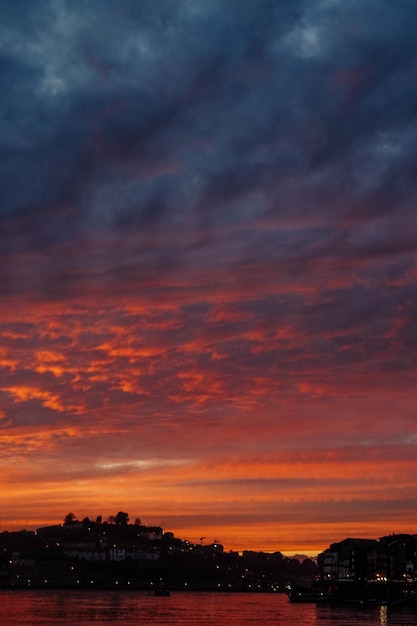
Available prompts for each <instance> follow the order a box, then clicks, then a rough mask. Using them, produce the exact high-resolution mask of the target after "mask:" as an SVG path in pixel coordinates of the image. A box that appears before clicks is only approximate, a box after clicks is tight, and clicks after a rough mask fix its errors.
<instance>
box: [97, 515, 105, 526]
mask: <svg viewBox="0 0 417 626" xmlns="http://www.w3.org/2000/svg"><path fill="white" fill-rule="evenodd" d="M102 521H103V517H102V516H101V515H97V517H96V524H101V522H102Z"/></svg>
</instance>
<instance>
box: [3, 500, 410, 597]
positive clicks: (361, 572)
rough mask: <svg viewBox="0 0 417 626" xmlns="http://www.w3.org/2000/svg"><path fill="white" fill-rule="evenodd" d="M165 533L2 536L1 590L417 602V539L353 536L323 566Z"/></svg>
mask: <svg viewBox="0 0 417 626" xmlns="http://www.w3.org/2000/svg"><path fill="white" fill-rule="evenodd" d="M204 539H205V538H204V537H202V538H201V541H200V543H199V544H194V543H190V542H189V541H187V540H183V539H180V538H178V537H175V535H174V533H172V532H169V531H164V530H163V529H162V528H161V527H159V526H148V525H142V523H141V520H140V519H136V520H135V523H133V524H132V523H129V516H128V514H127V513H125V512H123V511H119V512H118V513H117V514H116V515H114V516H111V517H110V518H108V520H107V521H103V520H102V517H101V516H98V517H97V518H96V520H95V521H92V520H90V519H89V518H84V519H83V520H81V521H79V520H77V519H76V517H75V516H74V515H73V514H72V513H69V514H68V515H66V516H65V518H64V520H63V523H62V524H57V525H53V526H45V527H42V528H38V529H37V531H36V532H34V531H27V530H21V531H18V532H8V531H4V532H1V533H0V586H2V587H6V588H17V589H18V588H35V589H37V588H89V589H94V588H97V589H103V588H112V589H117V588H118V589H132V590H141V589H142V590H149V591H150V592H152V591H154V592H157V590H158V589H161V586H163V588H164V589H170V590H211V591H213V590H216V591H252V592H287V593H289V596H290V599H291V600H292V601H317V602H318V601H329V602H330V601H332V602H350V603H357V602H360V603H367V602H379V603H388V602H390V603H403V602H407V603H413V604H415V605H416V606H417V602H416V598H417V585H416V572H417V535H408V534H407V535H406V534H401V535H395V534H394V535H387V536H385V537H382V538H380V539H379V540H375V539H360V538H347V539H344V540H343V541H340V542H338V543H334V544H331V545H330V547H329V548H327V549H326V550H324V551H323V552H322V553H321V554H320V555H318V559H317V563H315V561H314V560H312V559H309V558H305V559H304V560H299V559H295V558H289V557H286V556H284V555H283V554H282V553H281V552H274V553H266V552H255V551H250V550H244V551H243V553H242V554H239V553H237V552H233V551H229V552H226V551H225V550H224V547H223V545H222V544H221V543H219V542H217V541H216V540H214V541H213V542H212V543H207V544H204V543H203V540H204Z"/></svg>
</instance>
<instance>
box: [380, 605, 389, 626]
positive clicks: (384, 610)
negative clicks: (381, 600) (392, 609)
mask: <svg viewBox="0 0 417 626" xmlns="http://www.w3.org/2000/svg"><path fill="white" fill-rule="evenodd" d="M379 621H380V622H381V626H388V607H386V606H381V607H380V608H379Z"/></svg>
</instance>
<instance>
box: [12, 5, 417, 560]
mask: <svg viewBox="0 0 417 626" xmlns="http://www.w3.org/2000/svg"><path fill="white" fill-rule="evenodd" d="M1 16H2V17H1V25H0V55H1V56H0V81H1V85H0V91H1V101H0V129H1V132H0V149H1V159H0V250H1V264H0V437H1V439H0V445H1V454H0V530H15V529H21V528H27V529H35V528H37V527H39V526H41V525H45V524H55V523H60V522H62V520H63V518H64V516H65V515H66V514H67V513H68V512H70V511H71V512H73V513H74V514H75V515H76V516H77V517H79V518H83V517H85V516H90V517H92V518H95V517H96V516H97V515H99V514H101V515H102V516H103V518H104V519H106V518H107V517H108V516H109V515H114V514H115V513H117V512H118V511H119V510H122V511H126V512H128V513H129V515H130V517H131V519H132V520H134V518H135V517H140V518H141V520H142V522H143V523H148V524H152V525H161V526H162V527H163V528H164V529H165V530H169V531H173V532H174V533H175V534H176V535H177V536H179V537H181V538H186V539H188V540H190V541H197V542H198V541H199V539H200V537H201V536H204V537H206V539H205V543H209V542H211V541H213V539H217V540H219V541H221V542H222V543H223V544H224V546H225V549H226V550H229V549H235V550H242V549H244V548H248V549H254V550H266V551H275V550H280V551H282V552H284V553H286V554H291V553H293V552H296V551H304V552H305V553H310V554H314V553H317V552H319V551H321V550H322V549H324V548H326V547H327V546H328V545H329V543H330V542H333V541H338V540H341V539H343V538H345V537H347V536H357V537H370V538H378V537H380V536H382V535H384V534H389V533H392V532H411V533H415V532H417V409H416V407H417V385H416V370H417V328H416V319H417V45H416V24H417V13H416V3H415V2H414V0H400V1H399V2H393V1H389V0H314V1H312V0H305V1H303V0H140V1H139V0H137V1H136V0H13V2H9V1H7V0H2V1H1Z"/></svg>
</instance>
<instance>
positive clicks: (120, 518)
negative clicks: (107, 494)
mask: <svg viewBox="0 0 417 626" xmlns="http://www.w3.org/2000/svg"><path fill="white" fill-rule="evenodd" d="M114 523H115V524H117V525H118V526H127V525H128V523H129V515H128V513H124V512H123V511H119V512H118V514H117V515H115V516H114Z"/></svg>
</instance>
